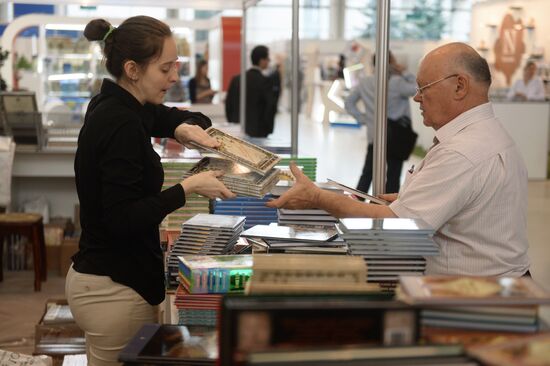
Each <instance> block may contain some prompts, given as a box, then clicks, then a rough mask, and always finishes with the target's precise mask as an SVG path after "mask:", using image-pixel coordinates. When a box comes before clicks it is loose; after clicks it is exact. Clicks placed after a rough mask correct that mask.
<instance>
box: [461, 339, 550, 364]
mask: <svg viewBox="0 0 550 366" xmlns="http://www.w3.org/2000/svg"><path fill="white" fill-rule="evenodd" d="M549 350H550V334H549V333H545V334H540V335H535V336H531V337H525V338H516V339H511V340H506V341H501V342H498V343H495V344H490V345H482V346H478V347H473V348H470V349H468V353H469V354H470V355H471V356H473V357H474V358H476V359H478V360H479V361H481V362H482V363H483V364H484V365H499V366H522V365H525V366H527V365H548V364H549V363H550V361H549V360H550V356H549V353H550V352H549Z"/></svg>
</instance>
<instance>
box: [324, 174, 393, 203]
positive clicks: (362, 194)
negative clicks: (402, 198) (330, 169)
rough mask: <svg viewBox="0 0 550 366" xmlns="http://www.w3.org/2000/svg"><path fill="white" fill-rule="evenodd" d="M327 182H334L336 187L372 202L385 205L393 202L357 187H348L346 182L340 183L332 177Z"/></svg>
mask: <svg viewBox="0 0 550 366" xmlns="http://www.w3.org/2000/svg"><path fill="white" fill-rule="evenodd" d="M327 182H328V183H330V184H332V185H333V186H335V187H338V188H340V189H342V190H344V191H346V192H348V193H351V194H354V195H356V196H358V197H361V198H364V199H366V200H369V201H371V202H373V203H377V204H379V205H385V206H387V205H389V204H390V203H391V202H390V201H386V200H384V199H382V198H379V197H375V196H371V195H370V194H368V193H365V192H363V191H360V190H357V189H355V188H351V187H348V186H346V185H344V184H342V183H338V182H336V181H334V180H332V179H327Z"/></svg>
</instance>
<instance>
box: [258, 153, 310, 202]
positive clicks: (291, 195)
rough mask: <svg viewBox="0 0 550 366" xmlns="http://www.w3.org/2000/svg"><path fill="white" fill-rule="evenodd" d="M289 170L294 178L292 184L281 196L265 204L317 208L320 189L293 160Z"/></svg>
mask: <svg viewBox="0 0 550 366" xmlns="http://www.w3.org/2000/svg"><path fill="white" fill-rule="evenodd" d="M290 171H291V172H292V174H293V175H294V177H295V178H296V182H295V183H294V186H293V187H292V188H291V189H289V190H288V191H287V192H286V193H285V194H283V195H282V196H281V197H279V198H277V199H275V200H272V201H269V202H267V203H266V206H267V207H272V208H289V209H295V210H296V209H309V208H317V205H318V202H319V194H320V193H321V189H320V188H319V187H317V186H316V185H315V184H314V183H313V182H312V181H311V180H309V178H308V177H307V176H306V175H305V174H304V173H302V171H301V170H300V169H299V168H298V167H297V166H296V164H294V162H292V163H290Z"/></svg>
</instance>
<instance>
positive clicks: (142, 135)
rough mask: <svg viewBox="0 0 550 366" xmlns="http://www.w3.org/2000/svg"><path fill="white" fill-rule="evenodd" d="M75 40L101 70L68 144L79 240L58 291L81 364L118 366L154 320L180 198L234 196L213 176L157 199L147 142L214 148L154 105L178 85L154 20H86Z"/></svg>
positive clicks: (186, 120) (194, 121)
mask: <svg viewBox="0 0 550 366" xmlns="http://www.w3.org/2000/svg"><path fill="white" fill-rule="evenodd" d="M84 35H85V37H86V38H87V39H88V40H89V41H100V42H102V45H103V53H104V57H105V63H106V67H107V70H108V71H109V73H110V74H111V75H112V76H113V78H114V81H113V80H110V79H105V80H103V83H102V86H101V91H100V93H99V94H98V95H96V96H95V97H93V98H92V100H91V101H90V103H89V106H88V110H87V111H86V116H85V120H84V126H83V127H82V130H81V131H80V135H79V137H78V149H77V152H76V158H75V164H74V167H75V176H76V187H77V192H78V198H79V201H80V222H81V226H82V234H81V237H80V243H79V251H78V253H76V254H75V255H74V256H73V265H72V267H71V268H70V270H69V272H68V274H67V281H66V287H65V292H66V295H67V299H68V301H69V305H70V308H71V312H72V313H73V315H74V317H75V320H76V322H77V323H78V325H79V326H80V327H81V328H82V329H83V330H84V332H85V334H86V353H87V358H88V365H94V366H95V365H115V364H118V362H117V361H118V354H119V352H120V351H121V350H122V348H123V347H124V346H125V345H126V344H127V343H128V341H129V340H130V339H131V338H132V337H133V336H134V335H135V334H136V332H137V331H138V330H139V329H140V328H141V326H142V325H143V324H145V323H154V322H157V320H158V319H157V305H158V304H160V303H161V302H162V301H163V299H164V292H165V285H164V266H163V257H162V251H161V247H160V240H159V230H158V226H159V224H160V223H161V221H162V220H163V218H164V217H165V216H166V215H167V214H169V213H170V212H172V211H174V210H176V209H178V208H179V207H181V206H183V205H184V204H185V197H186V195H189V194H192V193H198V194H201V195H203V196H206V197H209V198H216V197H219V198H230V197H234V196H235V195H234V194H233V193H232V192H231V191H229V190H228V189H227V188H226V187H225V186H224V185H223V184H222V183H221V181H220V180H219V179H218V177H219V176H221V175H222V172H219V171H215V172H213V171H211V172H204V173H201V174H197V175H194V176H192V177H190V178H186V179H184V180H182V181H181V182H180V183H178V184H176V185H174V186H172V187H170V188H168V189H165V190H163V191H161V187H162V184H163V180H164V172H163V169H162V165H161V163H160V157H159V156H158V154H157V153H156V152H155V151H154V150H153V147H152V145H151V138H152V137H171V138H174V139H176V140H177V141H178V142H180V143H181V144H184V145H185V144H187V143H188V142H191V141H193V142H197V143H199V144H201V145H205V146H209V147H217V146H219V143H218V142H217V141H216V140H215V139H213V138H211V137H210V136H209V135H208V134H207V133H206V132H204V129H205V128H207V127H209V126H210V125H211V122H210V119H209V118H208V117H206V116H205V115H203V114H201V113H193V112H189V111H181V110H178V109H176V108H168V107H166V106H164V105H162V102H163V99H164V95H165V94H166V91H167V90H168V89H170V87H171V86H172V85H173V84H174V83H175V82H176V81H177V80H178V75H177V59H178V57H177V51H176V42H175V40H174V38H173V37H172V32H171V30H170V28H169V27H168V26H167V25H166V24H164V23H163V22H161V21H159V20H157V19H154V18H151V17H147V16H136V17H132V18H129V19H127V20H125V21H124V22H123V23H122V24H121V25H120V26H119V27H118V28H115V27H113V26H112V25H111V24H109V23H108V22H107V21H105V20H103V19H95V20H92V21H91V22H90V23H88V25H87V26H86V29H85V30H84Z"/></svg>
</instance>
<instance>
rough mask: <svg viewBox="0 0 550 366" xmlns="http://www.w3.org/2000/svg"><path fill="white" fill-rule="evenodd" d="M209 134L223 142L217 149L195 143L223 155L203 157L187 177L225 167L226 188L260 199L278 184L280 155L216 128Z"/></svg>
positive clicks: (209, 129)
mask: <svg viewBox="0 0 550 366" xmlns="http://www.w3.org/2000/svg"><path fill="white" fill-rule="evenodd" d="M206 133H208V134H209V135H210V136H211V137H213V138H215V139H217V140H218V141H219V142H220V143H221V145H220V146H219V147H217V148H210V147H206V146H200V145H196V146H197V147H199V148H201V149H203V150H206V151H208V152H210V153H212V154H215V155H218V156H220V155H221V156H222V157H223V158H220V157H205V158H202V159H201V160H200V161H199V162H198V163H197V164H195V165H194V166H193V167H192V168H191V169H190V170H189V172H187V173H186V174H185V176H184V177H189V176H191V175H194V174H197V173H201V172H204V171H209V170H222V171H224V172H225V174H224V175H223V176H222V177H220V180H221V181H222V182H223V183H224V184H225V185H226V186H227V188H229V189H230V190H231V191H233V192H234V193H236V194H237V195H240V196H249V197H258V198H261V197H263V196H265V195H266V194H267V193H269V192H270V191H271V189H272V188H273V187H275V185H276V184H277V182H278V181H279V173H280V171H279V169H276V168H275V165H276V164H277V163H278V162H279V161H280V160H281V159H280V158H279V157H278V156H277V155H275V154H273V153H271V152H270V151H267V150H265V149H262V148H261V147H258V146H256V145H253V144H251V143H250V142H247V141H244V140H241V139H239V138H236V137H234V136H231V135H228V134H226V133H225V132H222V131H220V130H218V129H216V128H213V127H210V128H208V129H207V130H206Z"/></svg>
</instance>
